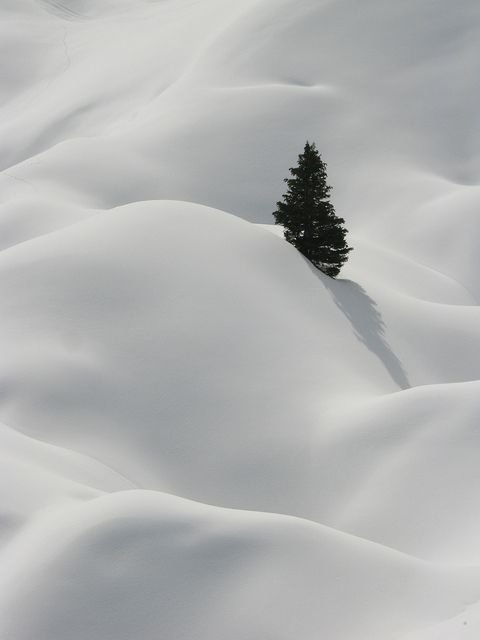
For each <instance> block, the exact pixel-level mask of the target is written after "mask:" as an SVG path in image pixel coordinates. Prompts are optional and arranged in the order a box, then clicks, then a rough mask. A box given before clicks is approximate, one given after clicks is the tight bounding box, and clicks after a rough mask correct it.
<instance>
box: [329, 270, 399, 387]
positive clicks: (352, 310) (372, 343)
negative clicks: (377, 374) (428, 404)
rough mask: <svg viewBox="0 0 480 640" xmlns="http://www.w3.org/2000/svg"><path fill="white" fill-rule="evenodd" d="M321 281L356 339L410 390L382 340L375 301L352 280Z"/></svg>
mask: <svg viewBox="0 0 480 640" xmlns="http://www.w3.org/2000/svg"><path fill="white" fill-rule="evenodd" d="M317 274H318V271H317ZM321 280H322V282H323V284H324V285H325V287H326V288H327V289H328V290H329V292H330V294H331V296H332V298H333V299H334V301H335V304H336V305H337V307H338V308H339V309H340V310H341V311H342V313H343V314H344V315H345V316H346V317H347V318H348V320H349V322H350V324H351V325H352V328H353V330H354V332H355V335H356V336H357V338H358V339H359V340H360V341H361V342H363V344H364V345H365V346H366V347H367V349H369V350H370V351H371V352H372V353H374V354H375V355H376V356H377V358H378V359H379V360H380V362H381V363H382V364H383V366H384V367H385V369H386V370H387V371H388V373H389V374H390V376H391V377H392V379H393V381H394V382H395V383H396V384H397V385H398V386H399V387H400V389H409V388H410V387H411V385H410V382H409V381H408V378H407V374H406V372H405V369H404V368H403V366H402V363H401V362H400V360H399V359H398V358H397V356H396V355H395V353H394V352H393V351H392V349H391V347H390V345H389V344H388V342H387V340H386V339H385V323H384V321H383V318H382V314H381V313H380V311H379V310H378V307H377V303H376V302H375V300H373V299H372V298H370V296H369V295H368V294H367V292H366V291H365V289H363V288H362V287H361V286H360V285H359V284H357V283H356V282H352V281H351V280H332V279H331V278H329V277H322V278H321Z"/></svg>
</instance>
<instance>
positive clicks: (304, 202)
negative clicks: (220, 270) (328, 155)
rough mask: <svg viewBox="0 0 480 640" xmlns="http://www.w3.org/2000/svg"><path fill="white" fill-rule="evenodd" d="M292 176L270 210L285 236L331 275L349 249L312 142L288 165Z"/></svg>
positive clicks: (346, 255)
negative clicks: (290, 166)
mask: <svg viewBox="0 0 480 640" xmlns="http://www.w3.org/2000/svg"><path fill="white" fill-rule="evenodd" d="M290 173H291V174H292V177H291V178H285V180H284V182H286V183H287V185H288V190H287V193H286V194H285V195H284V196H283V202H277V210H276V211H274V212H273V215H274V217H275V224H281V225H283V227H284V235H285V239H286V240H287V241H288V242H290V243H291V244H293V246H294V247H296V248H297V249H298V250H299V251H300V252H301V253H303V255H304V256H305V257H306V258H308V260H310V262H311V263H312V264H313V265H315V266H316V267H318V269H320V270H321V271H323V272H324V273H326V274H327V275H329V276H332V278H334V277H335V276H336V275H338V273H339V272H340V269H341V267H342V265H343V264H344V263H345V262H346V261H347V260H348V254H349V252H350V251H351V250H352V249H351V248H350V247H349V246H348V245H347V242H346V240H345V235H346V233H347V230H346V229H345V228H344V227H343V225H344V223H345V220H344V219H343V218H339V217H338V216H337V215H336V214H335V209H334V207H333V205H332V203H331V202H330V201H329V199H328V198H329V194H330V190H331V187H330V186H329V185H328V184H327V167H326V164H325V163H324V162H323V161H322V158H321V156H320V154H319V152H318V151H317V148H316V146H315V143H312V144H310V143H309V142H308V141H307V143H306V144H305V148H304V151H303V153H302V154H300V155H299V156H298V165H297V166H296V167H292V168H290Z"/></svg>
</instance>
